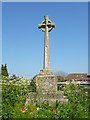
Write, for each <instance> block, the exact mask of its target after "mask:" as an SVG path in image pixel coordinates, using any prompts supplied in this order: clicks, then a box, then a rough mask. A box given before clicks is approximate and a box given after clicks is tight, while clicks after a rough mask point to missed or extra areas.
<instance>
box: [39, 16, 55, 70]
mask: <svg viewBox="0 0 90 120" xmlns="http://www.w3.org/2000/svg"><path fill="white" fill-rule="evenodd" d="M54 27H55V24H54V23H52V21H51V20H49V18H48V16H45V17H44V20H43V21H42V22H41V24H39V25H38V28H39V29H41V30H42V31H43V32H44V64H43V69H50V46H49V32H50V31H51V30H52V29H53V28H54Z"/></svg>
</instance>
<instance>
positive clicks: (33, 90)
mask: <svg viewBox="0 0 90 120" xmlns="http://www.w3.org/2000/svg"><path fill="white" fill-rule="evenodd" d="M30 87H31V92H36V84H35V81H34V79H32V80H31V82H30Z"/></svg>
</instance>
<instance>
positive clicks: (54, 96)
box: [27, 16, 68, 103]
mask: <svg viewBox="0 0 90 120" xmlns="http://www.w3.org/2000/svg"><path fill="white" fill-rule="evenodd" d="M38 27H39V28H40V29H41V30H42V31H43V32H44V33H45V37H44V65H43V70H41V71H40V73H39V74H38V75H36V76H35V77H34V81H35V84H36V93H30V94H29V98H28V99H27V103H28V102H35V101H38V102H49V103H50V102H56V100H59V101H61V102H63V103H67V101H68V99H67V98H66V97H65V96H64V94H63V92H57V79H56V77H55V75H54V73H53V71H52V70H51V68H50V47H49V32H50V31H51V30H52V29H53V28H54V27H55V24H54V23H52V21H51V20H49V18H48V16H45V17H44V20H43V21H42V22H41V24H39V26H38Z"/></svg>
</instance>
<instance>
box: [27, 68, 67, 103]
mask: <svg viewBox="0 0 90 120" xmlns="http://www.w3.org/2000/svg"><path fill="white" fill-rule="evenodd" d="M33 80H34V82H35V84H36V92H32V93H30V94H29V97H28V99H27V101H26V104H28V103H30V102H31V103H34V102H41V103H45V102H49V103H55V102H56V101H57V100H58V101H61V102H62V103H68V99H67V98H66V96H64V93H63V91H57V79H56V77H55V75H54V73H53V72H52V70H50V69H43V70H41V71H40V73H39V74H38V75H36V76H35V77H34V79H33Z"/></svg>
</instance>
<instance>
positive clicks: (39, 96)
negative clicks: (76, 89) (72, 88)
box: [26, 91, 68, 104]
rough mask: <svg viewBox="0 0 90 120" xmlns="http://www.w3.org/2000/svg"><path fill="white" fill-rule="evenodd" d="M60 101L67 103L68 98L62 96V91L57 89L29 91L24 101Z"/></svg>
mask: <svg viewBox="0 0 90 120" xmlns="http://www.w3.org/2000/svg"><path fill="white" fill-rule="evenodd" d="M57 100H58V101H60V102H61V103H68V99H67V98H66V96H64V94H63V91H58V92H57V93H56V92H55V93H44V94H43V93H30V94H29V97H28V99H27V101H26V104H28V103H35V102H39V103H47V102H48V103H49V104H52V103H56V101H57Z"/></svg>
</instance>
